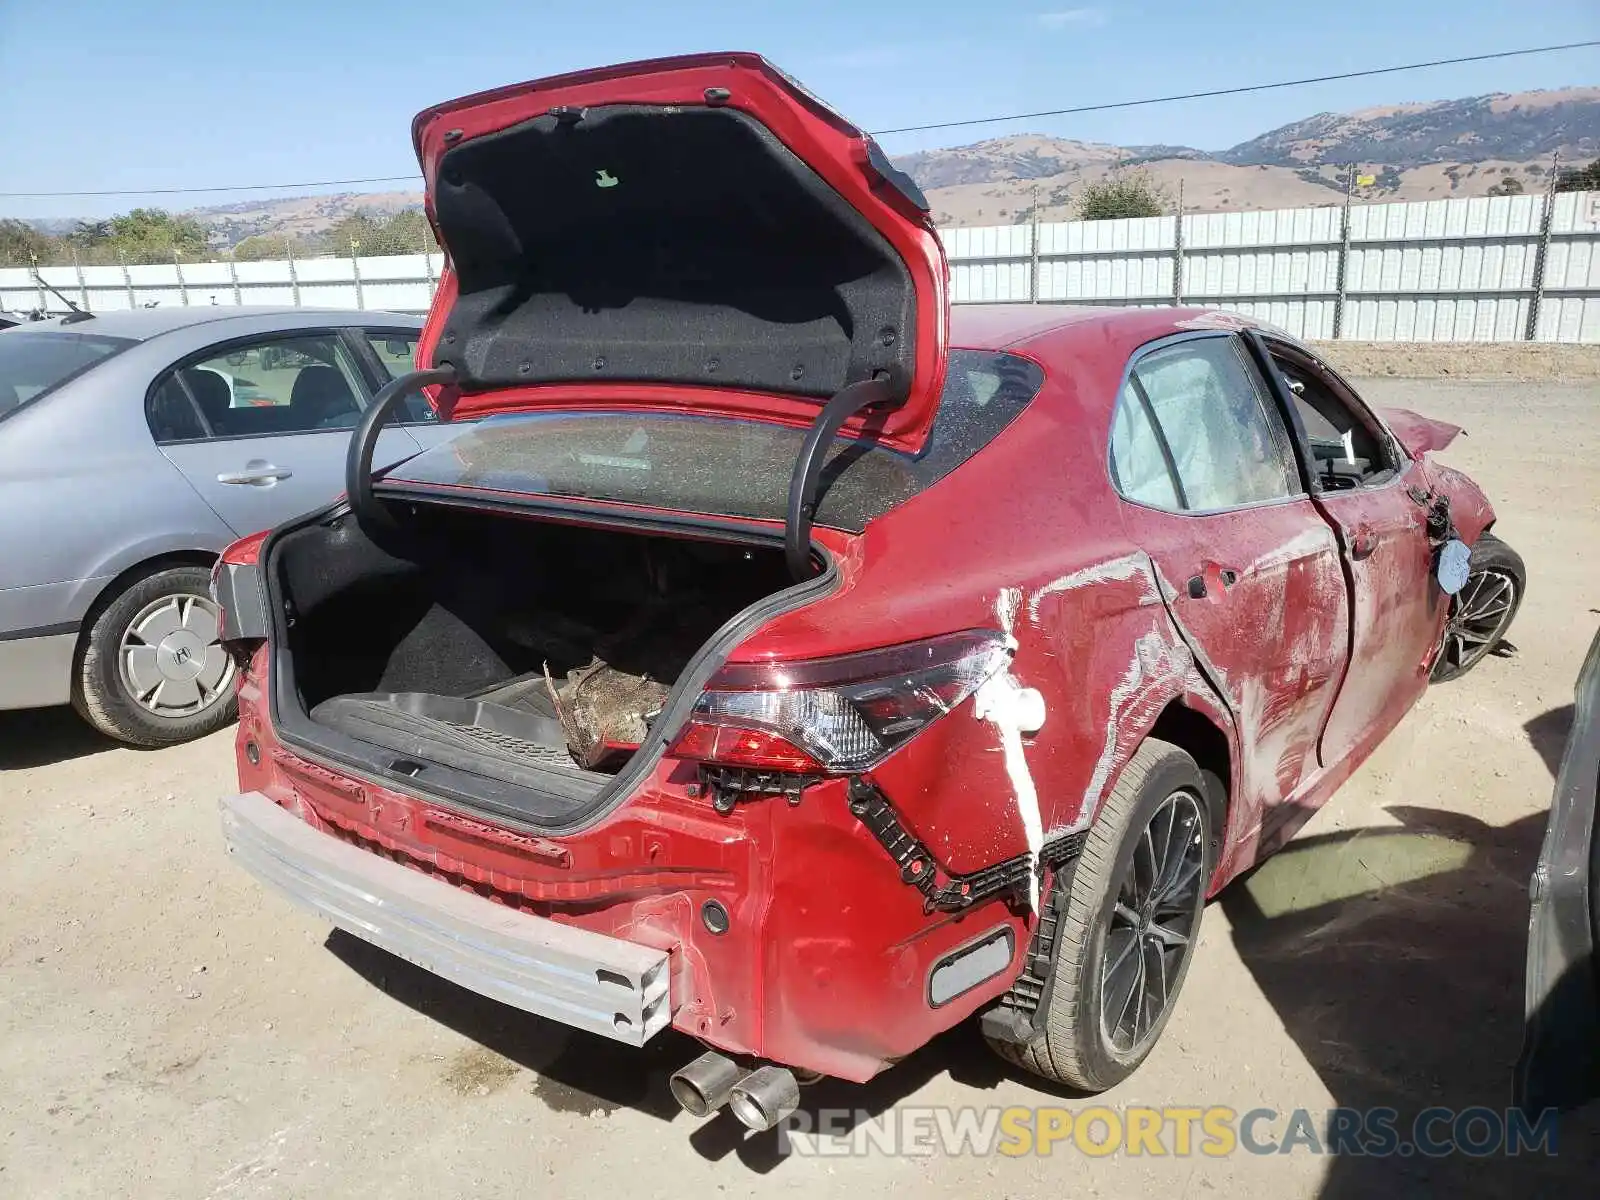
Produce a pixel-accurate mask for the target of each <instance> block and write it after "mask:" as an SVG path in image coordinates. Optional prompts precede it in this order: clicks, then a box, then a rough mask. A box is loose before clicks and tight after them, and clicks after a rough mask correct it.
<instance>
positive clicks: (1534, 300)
mask: <svg viewBox="0 0 1600 1200" xmlns="http://www.w3.org/2000/svg"><path fill="white" fill-rule="evenodd" d="M1560 179H1561V151H1559V150H1557V151H1556V152H1555V154H1554V155H1552V156H1551V159H1550V182H1549V184H1548V185H1547V186H1546V187H1545V189H1544V212H1543V214H1542V215H1541V216H1540V218H1539V245H1538V247H1537V248H1536V249H1535V250H1534V252H1533V295H1531V296H1529V297H1528V326H1527V328H1526V329H1525V330H1524V331H1523V338H1524V340H1525V341H1529V342H1531V341H1535V340H1537V338H1538V336H1539V310H1540V309H1541V308H1543V307H1544V265H1545V260H1546V259H1548V258H1549V257H1550V225H1551V222H1552V220H1553V219H1554V217H1555V212H1556V184H1557V183H1558V182H1559V181H1560Z"/></svg>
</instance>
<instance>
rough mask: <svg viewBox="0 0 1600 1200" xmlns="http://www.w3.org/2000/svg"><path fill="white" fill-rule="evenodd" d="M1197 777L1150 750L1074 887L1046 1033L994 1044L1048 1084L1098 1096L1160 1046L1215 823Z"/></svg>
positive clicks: (1134, 764) (1059, 936)
mask: <svg viewBox="0 0 1600 1200" xmlns="http://www.w3.org/2000/svg"><path fill="white" fill-rule="evenodd" d="M1206 797H1207V787H1206V782H1205V778H1204V776H1203V775H1202V773H1201V771H1200V768H1199V767H1198V766H1197V765H1196V764H1195V761H1194V759H1192V758H1191V757H1190V756H1189V755H1188V754H1187V753H1185V752H1184V751H1183V750H1181V749H1180V748H1178V747H1177V746H1174V745H1171V744H1170V743H1167V742H1162V741H1158V740H1156V739H1153V738H1152V739H1150V740H1148V741H1146V742H1145V743H1144V745H1143V746H1141V747H1140V748H1139V750H1138V752H1137V753H1135V754H1134V756H1133V758H1132V760H1131V761H1130V762H1129V763H1128V766H1127V769H1126V770H1124V771H1123V773H1122V777H1121V779H1119V780H1118V782H1117V786H1116V787H1115V788H1114V789H1113V790H1112V793H1111V796H1110V797H1109V798H1108V799H1107V801H1106V803H1105V806H1104V808H1103V810H1102V811H1101V814H1100V817H1099V819H1098V820H1096V822H1095V824H1094V827H1093V829H1092V830H1091V831H1090V834H1089V840H1088V842H1087V843H1086V844H1085V846H1084V849H1083V853H1082V855H1081V856H1080V857H1079V859H1078V861H1077V863H1076V865H1075V867H1074V869H1073V872H1072V876H1071V881H1070V883H1069V884H1067V887H1068V888H1069V891H1068V892H1067V895H1066V897H1065V900H1064V903H1063V911H1062V914H1061V919H1060V921H1059V922H1058V924H1057V933H1056V946H1055V948H1054V951H1055V965H1054V968H1053V973H1052V975H1051V983H1050V990H1049V1002H1048V1007H1047V1009H1046V1010H1045V1012H1044V1013H1043V1014H1041V1018H1042V1024H1043V1029H1042V1031H1041V1032H1040V1033H1039V1034H1038V1035H1037V1036H1036V1037H1035V1038H1034V1040H1033V1041H1032V1042H1031V1043H1029V1044H1027V1045H1017V1044H1015V1043H1010V1042H1004V1041H1000V1040H997V1039H995V1040H992V1041H991V1045H993V1046H994V1048H995V1049H996V1050H997V1051H998V1052H999V1053H1000V1054H1001V1055H1002V1056H1003V1057H1005V1058H1007V1059H1009V1060H1010V1061H1012V1062H1014V1063H1016V1064H1018V1065H1019V1066H1022V1067H1024V1068H1026V1069H1027V1070H1030V1071H1032V1072H1034V1073H1035V1074H1038V1075H1042V1076H1044V1077H1045V1078H1047V1079H1052V1080H1055V1081H1056V1082H1058V1083H1064V1084H1067V1085H1069V1086H1071V1087H1075V1088H1081V1089H1083V1090H1085V1091H1089V1092H1100V1091H1104V1090H1105V1089H1106V1088H1109V1087H1112V1086H1114V1085H1115V1084H1117V1083H1120V1082H1121V1081H1122V1080H1124V1079H1126V1078H1127V1077H1128V1076H1129V1075H1131V1074H1132V1073H1133V1072H1134V1070H1135V1069H1136V1068H1137V1067H1138V1066H1139V1064H1140V1063H1142V1062H1143V1061H1144V1060H1145V1058H1146V1057H1147V1056H1148V1055H1149V1053H1150V1051H1151V1050H1152V1049H1153V1048H1154V1047H1155V1044H1156V1041H1157V1039H1158V1038H1159V1037H1160V1036H1161V1031H1162V1030H1163V1029H1164V1028H1165V1027H1166V1023H1167V1019H1168V1018H1169V1017H1170V1016H1171V1015H1172V1009H1173V1006H1174V1004H1175V1003H1176V1001H1177V997H1178V992H1179V989H1180V988H1181V987H1182V986H1183V979H1184V976H1185V974H1187V972H1188V969H1189V961H1190V959H1191V957H1192V956H1193V953H1194V946H1195V942H1196V940H1197V939H1198V937H1199V934H1200V918H1201V913H1202V910H1203V909H1204V906H1205V890H1206V885H1207V883H1208V882H1209V881H1210V879H1211V875H1212V872H1213V870H1214V869H1215V866H1216V853H1217V848H1216V842H1215V835H1214V832H1213V831H1214V830H1215V829H1216V828H1217V827H1218V825H1219V822H1218V820H1217V815H1216V814H1214V813H1213V811H1212V807H1211V805H1210V804H1209V802H1208V801H1207V798H1206Z"/></svg>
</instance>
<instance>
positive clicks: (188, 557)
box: [73, 550, 218, 687]
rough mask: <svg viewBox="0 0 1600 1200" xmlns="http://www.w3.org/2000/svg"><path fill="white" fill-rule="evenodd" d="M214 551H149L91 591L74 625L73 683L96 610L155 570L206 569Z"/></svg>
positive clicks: (210, 562) (96, 614) (214, 559)
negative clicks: (76, 636)
mask: <svg viewBox="0 0 1600 1200" xmlns="http://www.w3.org/2000/svg"><path fill="white" fill-rule="evenodd" d="M217 557H218V552H217V551H214V550H168V551H164V552H163V553H160V554H154V555H151V556H150V557H149V558H145V559H141V560H140V561H139V562H136V563H134V564H133V565H132V566H130V567H126V568H124V569H123V570H122V571H120V572H119V573H117V574H116V575H113V576H112V577H111V578H110V579H109V580H107V581H106V582H105V584H103V585H102V586H101V587H100V589H99V590H98V591H97V592H95V594H94V597H93V598H92V599H91V600H90V601H89V607H88V608H87V609H85V610H84V614H83V621H82V622H81V623H80V624H79V626H78V644H77V648H76V650H75V651H74V653H73V664H74V671H73V674H74V681H73V683H74V687H76V686H77V679H76V676H77V667H78V666H79V665H81V664H82V662H83V651H84V646H85V645H86V644H87V642H88V640H89V634H90V632H91V631H92V630H93V629H94V623H95V621H97V620H98V619H99V618H100V614H101V613H103V612H105V610H106V609H107V608H109V607H110V606H111V604H112V602H113V601H115V600H116V598H117V597H118V596H120V595H122V593H123V592H125V591H127V589H128V588H130V587H132V586H133V585H134V584H135V583H137V582H139V580H141V579H146V578H148V577H149V576H151V575H154V574H156V573H157V572H159V571H165V570H168V569H169V568H171V567H205V568H207V569H209V568H210V567H211V566H212V564H214V563H215V562H216V561H217Z"/></svg>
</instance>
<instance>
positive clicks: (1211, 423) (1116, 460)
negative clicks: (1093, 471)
mask: <svg viewBox="0 0 1600 1200" xmlns="http://www.w3.org/2000/svg"><path fill="white" fill-rule="evenodd" d="M1111 467H1112V473H1113V476H1114V478H1115V482H1116V484H1117V487H1118V490H1120V491H1121V492H1122V494H1123V495H1124V496H1126V497H1127V498H1128V499H1130V500H1136V501H1138V502H1140V503H1142V504H1149V505H1152V506H1155V507H1158V508H1172V509H1183V510H1195V511H1201V512H1205V511H1213V510H1216V509H1226V508H1238V507H1241V506H1244V505H1249V504H1261V503H1265V502H1268V501H1272V500H1281V499H1284V498H1285V497H1288V496H1292V495H1295V494H1297V493H1298V492H1299V490H1300V485H1299V480H1298V477H1297V475H1296V472H1295V467H1294V459H1293V457H1292V455H1291V453H1290V448H1289V438H1288V434H1287V432H1286V431H1285V430H1284V428H1283V423H1282V422H1281V421H1280V420H1279V418H1278V416H1277V414H1276V413H1275V412H1274V411H1273V409H1272V407H1271V401H1270V399H1269V398H1268V396H1267V394H1266V391H1265V388H1264V387H1263V385H1262V383H1261V381H1260V378H1259V377H1258V376H1257V374H1256V372H1255V371H1254V370H1253V369H1252V368H1251V367H1250V365H1249V364H1248V363H1247V362H1246V361H1245V360H1244V357H1243V355H1242V354H1241V353H1240V350H1239V346H1238V340H1237V339H1236V338H1234V337H1231V336H1222V337H1210V338H1198V339H1190V340H1186V341H1183V342H1180V343H1178V344H1176V345H1172V346H1168V347H1165V348H1162V349H1158V350H1155V351H1152V352H1150V353H1148V354H1145V355H1143V356H1142V357H1140V358H1139V359H1138V360H1137V361H1136V362H1135V364H1134V367H1133V370H1132V371H1130V372H1129V374H1128V380H1127V383H1126V384H1125V385H1124V387H1123V390H1122V395H1121V396H1120V397H1119V398H1118V403H1117V410H1116V414H1115V416H1114V418H1113V424H1112V438H1111ZM1163 476H1165V477H1166V478H1165V481H1164V482H1163V479H1162V477H1163Z"/></svg>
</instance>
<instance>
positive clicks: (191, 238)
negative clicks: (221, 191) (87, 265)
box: [67, 208, 208, 263]
mask: <svg viewBox="0 0 1600 1200" xmlns="http://www.w3.org/2000/svg"><path fill="white" fill-rule="evenodd" d="M67 236H68V240H69V241H70V242H71V243H72V244H73V245H74V246H77V247H78V248H79V249H80V250H82V251H83V252H84V257H85V258H86V260H87V261H90V262H116V261H118V260H119V259H121V260H124V261H127V262H130V263H157V262H171V261H172V256H173V254H174V253H176V254H179V255H181V256H183V257H184V258H199V257H201V256H202V255H204V254H205V253H206V251H207V249H208V245H207V237H206V228H205V226H204V225H202V224H200V222H199V221H196V220H195V219H194V218H193V217H185V216H181V215H179V216H174V215H173V214H172V213H169V212H167V211H166V210H165V209H162V208H136V209H134V210H133V211H132V212H126V213H122V214H120V215H118V216H115V217H111V218H110V219H108V220H104V221H80V222H78V227H77V228H76V229H74V230H73V231H72V233H70V234H68V235H67Z"/></svg>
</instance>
